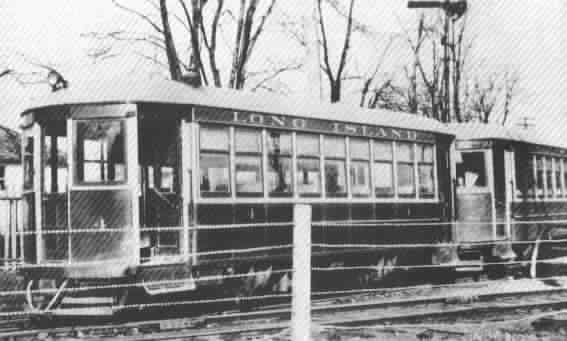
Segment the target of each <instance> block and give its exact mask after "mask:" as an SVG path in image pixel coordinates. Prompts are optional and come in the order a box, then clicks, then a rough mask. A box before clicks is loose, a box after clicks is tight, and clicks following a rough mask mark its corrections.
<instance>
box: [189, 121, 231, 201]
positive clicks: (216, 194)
mask: <svg viewBox="0 0 567 341" xmlns="http://www.w3.org/2000/svg"><path fill="white" fill-rule="evenodd" d="M211 127H212V128H214V129H219V128H221V129H223V130H226V133H227V137H228V146H227V148H228V149H227V150H221V149H209V148H205V149H201V142H202V138H201V136H202V133H203V128H211ZM232 130H233V129H232V127H230V126H225V125H220V124H219V125H213V124H211V125H209V124H200V125H199V129H198V132H197V134H196V135H197V143H196V149H197V160H198V162H199V164H198V168H196V171H197V172H196V173H197V174H198V176H197V181H198V183H196V184H195V186H196V187H197V188H198V190H197V192H198V193H199V197H200V198H230V197H232V196H233V195H234V194H235V193H234V192H235V190H234V189H235V185H234V181H233V179H232V177H233V173H234V155H233V148H234V147H233V145H234V143H233V142H232V136H233V132H232ZM203 154H205V155H223V156H226V158H227V160H228V165H227V166H228V167H227V171H228V176H227V180H228V184H227V191H226V192H216V191H214V192H213V191H203V190H202V189H201V167H202V160H201V158H202V157H203Z"/></svg>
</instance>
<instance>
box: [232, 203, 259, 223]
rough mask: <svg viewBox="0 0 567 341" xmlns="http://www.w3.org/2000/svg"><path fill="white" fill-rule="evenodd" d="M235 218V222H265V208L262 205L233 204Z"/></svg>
mask: <svg viewBox="0 0 567 341" xmlns="http://www.w3.org/2000/svg"><path fill="white" fill-rule="evenodd" d="M235 218H236V223H237V224H247V223H259V222H265V221H266V209H265V207H264V205H249V204H239V205H235Z"/></svg>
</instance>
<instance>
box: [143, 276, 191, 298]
mask: <svg viewBox="0 0 567 341" xmlns="http://www.w3.org/2000/svg"><path fill="white" fill-rule="evenodd" d="M196 288H197V286H196V285H195V281H194V280H193V279H190V280H187V281H183V282H176V283H167V284H148V285H144V290H146V292H147V293H148V294H149V295H152V296H153V295H161V294H171V293H177V292H183V291H193V290H195V289H196Z"/></svg>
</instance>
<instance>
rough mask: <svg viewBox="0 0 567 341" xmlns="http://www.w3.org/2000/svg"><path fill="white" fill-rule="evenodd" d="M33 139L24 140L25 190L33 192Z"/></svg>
mask: <svg viewBox="0 0 567 341" xmlns="http://www.w3.org/2000/svg"><path fill="white" fill-rule="evenodd" d="M33 173H34V169H33V137H26V138H25V139H24V190H33V178H34V176H33Z"/></svg>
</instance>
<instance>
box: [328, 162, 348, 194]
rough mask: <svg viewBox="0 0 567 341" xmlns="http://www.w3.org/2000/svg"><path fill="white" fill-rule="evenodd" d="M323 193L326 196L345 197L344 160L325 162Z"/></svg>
mask: <svg viewBox="0 0 567 341" xmlns="http://www.w3.org/2000/svg"><path fill="white" fill-rule="evenodd" d="M325 193H326V194H327V195H328V196H346V195H347V179H346V162H345V160H344V159H326V160H325Z"/></svg>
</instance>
